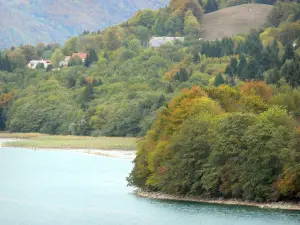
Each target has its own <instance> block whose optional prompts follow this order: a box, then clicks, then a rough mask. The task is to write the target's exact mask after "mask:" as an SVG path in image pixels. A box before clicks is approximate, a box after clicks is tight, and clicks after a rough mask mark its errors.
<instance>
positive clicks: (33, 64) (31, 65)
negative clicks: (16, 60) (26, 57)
mask: <svg viewBox="0 0 300 225" xmlns="http://www.w3.org/2000/svg"><path fill="white" fill-rule="evenodd" d="M40 63H41V64H43V65H44V68H45V69H47V67H48V66H49V65H50V64H51V62H50V60H43V59H42V60H31V61H30V62H29V63H28V65H27V67H28V68H29V69H36V66H37V65H38V64H40Z"/></svg>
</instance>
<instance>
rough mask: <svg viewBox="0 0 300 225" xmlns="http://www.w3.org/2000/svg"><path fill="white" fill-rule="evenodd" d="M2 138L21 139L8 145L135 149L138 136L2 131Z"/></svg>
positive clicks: (54, 147) (0, 135) (7, 145)
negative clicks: (61, 134)
mask: <svg viewBox="0 0 300 225" xmlns="http://www.w3.org/2000/svg"><path fill="white" fill-rule="evenodd" d="M0 138H16V139H21V140H18V141H15V142H7V143H4V144H3V146H6V147H22V148H51V149H104V150H110V149H122V150H135V149H136V141H137V139H136V138H122V137H83V136H51V135H44V134H38V133H28V134H23V133H0Z"/></svg>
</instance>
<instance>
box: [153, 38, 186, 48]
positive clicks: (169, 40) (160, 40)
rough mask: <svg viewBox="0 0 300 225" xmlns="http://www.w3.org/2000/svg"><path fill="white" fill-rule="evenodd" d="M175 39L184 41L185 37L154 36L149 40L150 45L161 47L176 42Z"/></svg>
mask: <svg viewBox="0 0 300 225" xmlns="http://www.w3.org/2000/svg"><path fill="white" fill-rule="evenodd" d="M175 41H180V42H184V37H152V38H151V39H150V41H149V46H150V47H160V46H162V45H164V44H168V43H171V44H172V43H174V42H175Z"/></svg>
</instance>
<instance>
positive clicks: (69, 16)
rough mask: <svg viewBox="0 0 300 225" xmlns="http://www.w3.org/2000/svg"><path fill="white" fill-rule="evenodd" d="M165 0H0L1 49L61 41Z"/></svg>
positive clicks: (107, 24) (127, 16) (152, 6)
mask: <svg viewBox="0 0 300 225" xmlns="http://www.w3.org/2000/svg"><path fill="white" fill-rule="evenodd" d="M167 2H168V1H167V0H150V1H148V0H120V1H105V0H85V1H73V0H43V1H41V0H10V1H6V0H0V33H1V37H0V48H5V47H10V46H12V45H20V44H25V43H26V44H35V43H38V42H44V43H47V42H63V41H65V40H66V39H67V38H68V37H70V36H74V35H78V34H80V33H81V32H82V31H84V30H91V31H94V30H98V29H103V28H105V27H107V26H109V25H113V24H117V23H120V22H122V21H124V20H126V19H128V18H129V17H130V16H132V14H133V13H134V12H136V11H137V10H139V9H144V8H152V9H156V8H159V7H163V6H164V5H166V3H167Z"/></svg>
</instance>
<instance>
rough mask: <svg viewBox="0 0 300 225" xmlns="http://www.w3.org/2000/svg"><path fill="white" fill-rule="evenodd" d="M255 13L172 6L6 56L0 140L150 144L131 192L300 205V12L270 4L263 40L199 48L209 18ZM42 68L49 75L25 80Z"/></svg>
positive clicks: (253, 35)
mask: <svg viewBox="0 0 300 225" xmlns="http://www.w3.org/2000/svg"><path fill="white" fill-rule="evenodd" d="M249 2H253V1H248V0H244V1H237V0H230V1H226V0H221V1H219V0H199V1H197V0H171V2H170V5H169V6H168V7H165V8H162V9H160V10H156V11H152V10H142V11H139V12H137V13H136V14H135V16H133V17H132V18H131V19H129V20H128V21H126V22H123V23H121V24H119V25H118V26H113V27H108V28H107V29H105V30H102V31H100V30H99V31H95V32H90V31H85V32H83V33H82V34H81V35H79V36H76V37H72V38H70V39H69V40H68V41H66V43H65V44H64V45H63V46H60V45H59V44H44V43H40V44H38V45H36V46H32V45H21V46H18V47H11V48H10V49H5V50H3V51H1V52H0V53H1V54H0V113H1V114H0V128H1V129H2V130H7V131H11V132H39V133H45V134H64V135H82V136H90V135H91V136H120V137H131V136H132V137H143V138H142V140H141V141H140V142H139V147H138V154H137V158H136V159H135V162H134V163H135V167H134V169H133V171H132V173H131V174H130V176H129V177H128V181H129V184H130V185H134V186H138V187H142V188H144V189H147V190H152V191H164V192H167V193H172V194H182V195H197V196H207V197H225V198H240V199H244V200H254V201H277V200H281V199H292V200H294V199H299V198H300V189H299V188H300V183H299V182H300V152H299V149H300V146H299V144H300V139H299V138H300V126H299V125H300V87H299V86H300V60H299V57H300V39H299V37H300V22H299V21H300V20H299V18H300V3H297V1H278V2H275V1H271V0H266V1H263V0H261V1H254V2H256V3H264V4H274V6H273V8H272V10H271V12H270V14H269V15H268V21H267V24H266V27H265V28H264V29H256V30H251V31H249V33H247V34H240V35H237V36H234V37H226V38H222V39H220V40H216V41H205V40H202V39H201V18H202V16H203V14H204V13H209V12H213V11H216V10H218V9H221V8H224V7H230V6H233V5H238V4H245V3H249ZM153 36H171V37H185V39H184V42H180V41H177V42H174V43H168V44H165V45H162V46H160V47H155V48H154V47H150V46H149V40H150V39H151V37H153ZM78 52H84V53H87V58H86V59H85V61H84V62H83V61H82V60H81V59H80V58H79V57H78V56H74V57H71V59H70V61H69V62H68V64H67V66H65V67H62V66H61V62H62V61H63V60H64V59H65V57H66V56H72V54H74V53H78ZM38 59H47V60H51V65H49V66H48V67H47V68H45V67H44V65H43V64H39V65H37V67H36V69H28V68H26V66H27V64H28V63H29V62H30V61H31V60H38Z"/></svg>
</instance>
